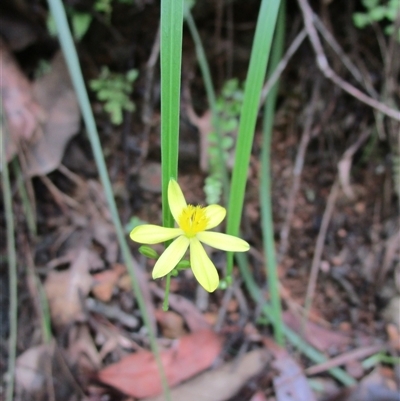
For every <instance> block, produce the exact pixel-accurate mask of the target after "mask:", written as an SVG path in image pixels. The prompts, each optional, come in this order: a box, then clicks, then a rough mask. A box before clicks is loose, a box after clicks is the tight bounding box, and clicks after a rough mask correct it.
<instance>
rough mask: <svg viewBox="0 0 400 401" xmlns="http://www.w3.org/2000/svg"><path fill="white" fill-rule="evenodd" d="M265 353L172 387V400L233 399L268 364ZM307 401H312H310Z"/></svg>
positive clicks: (155, 399)
mask: <svg viewBox="0 0 400 401" xmlns="http://www.w3.org/2000/svg"><path fill="white" fill-rule="evenodd" d="M268 359H269V357H268V354H267V352H266V351H265V350H262V349H258V350H254V351H251V352H249V353H247V354H245V355H244V356H243V357H239V358H238V359H236V360H234V361H232V362H228V363H225V364H223V365H222V366H221V367H219V368H217V369H213V370H211V371H209V372H205V373H202V374H201V375H199V376H197V377H196V378H194V379H192V380H189V381H188V382H186V383H184V384H182V385H180V386H178V387H176V388H173V389H172V390H171V399H172V400H174V401H191V400H193V401H225V400H228V399H229V398H231V397H232V396H234V395H235V394H236V393H237V392H238V391H239V390H240V388H241V387H243V386H244V385H245V384H246V383H247V382H248V381H249V379H250V378H251V377H252V376H255V375H257V374H259V373H261V372H262V370H263V369H264V368H265V366H266V364H267V362H268ZM143 401H165V397H164V396H162V395H160V396H158V397H152V398H146V399H145V400H143ZM309 401H312V400H311V399H310V400H309Z"/></svg>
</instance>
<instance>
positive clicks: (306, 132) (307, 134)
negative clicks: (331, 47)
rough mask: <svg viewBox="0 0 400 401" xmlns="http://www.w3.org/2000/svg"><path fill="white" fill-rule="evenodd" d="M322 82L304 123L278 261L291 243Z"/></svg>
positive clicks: (314, 93)
mask: <svg viewBox="0 0 400 401" xmlns="http://www.w3.org/2000/svg"><path fill="white" fill-rule="evenodd" d="M320 83H321V79H318V80H317V83H316V85H315V86H314V90H313V94H312V98H311V102H310V106H309V109H308V111H307V116H306V121H305V124H304V129H303V134H302V136H301V141H300V145H299V149H298V151H297V156H296V161H295V164H294V168H293V183H292V187H291V189H290V194H289V196H288V207H287V211H286V218H285V222H284V224H283V226H282V229H281V232H280V240H281V241H280V245H279V253H278V263H279V262H280V261H281V260H282V258H283V257H284V255H285V254H286V251H287V248H288V244H289V234H290V226H291V221H292V217H293V213H294V208H295V206H296V195H297V192H298V191H299V188H300V179H301V173H302V171H303V166H304V157H305V154H306V150H307V146H308V143H309V142H310V139H311V128H312V123H313V120H314V115H315V111H316V107H317V104H318V97H319V90H320Z"/></svg>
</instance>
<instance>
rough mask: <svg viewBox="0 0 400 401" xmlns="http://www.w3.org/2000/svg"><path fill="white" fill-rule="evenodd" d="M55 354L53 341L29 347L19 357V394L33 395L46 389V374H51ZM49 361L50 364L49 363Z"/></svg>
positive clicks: (17, 365)
mask: <svg viewBox="0 0 400 401" xmlns="http://www.w3.org/2000/svg"><path fill="white" fill-rule="evenodd" d="M53 354H54V343H51V344H42V345H37V346H36V347H32V348H29V349H27V350H26V351H25V352H23V353H22V354H21V355H20V356H19V357H18V358H17V361H16V367H15V384H16V392H17V394H23V393H29V394H30V395H31V396H33V395H38V394H39V393H40V394H41V393H43V392H44V391H45V389H46V380H47V377H46V376H47V375H49V376H48V377H50V375H51V360H52V358H53ZM49 361H50V365H48V364H47V363H48V362H49ZM46 372H47V373H46Z"/></svg>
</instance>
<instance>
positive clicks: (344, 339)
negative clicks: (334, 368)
mask: <svg viewBox="0 0 400 401" xmlns="http://www.w3.org/2000/svg"><path fill="white" fill-rule="evenodd" d="M283 321H284V322H285V324H286V325H287V326H288V327H290V328H291V329H292V330H294V331H296V332H297V333H300V331H301V319H300V318H299V317H297V316H295V315H294V314H293V313H292V312H290V311H286V312H285V313H284V314H283ZM304 337H305V339H306V341H307V342H308V343H310V344H311V345H313V346H314V347H315V348H317V349H318V350H320V351H332V350H334V351H335V352H338V351H341V350H343V349H345V348H346V347H347V346H348V345H349V343H350V337H348V336H347V335H345V334H343V333H339V332H337V331H332V330H329V329H326V328H325V327H322V326H320V325H318V324H316V323H313V322H310V321H308V322H307V323H306V325H305V330H304Z"/></svg>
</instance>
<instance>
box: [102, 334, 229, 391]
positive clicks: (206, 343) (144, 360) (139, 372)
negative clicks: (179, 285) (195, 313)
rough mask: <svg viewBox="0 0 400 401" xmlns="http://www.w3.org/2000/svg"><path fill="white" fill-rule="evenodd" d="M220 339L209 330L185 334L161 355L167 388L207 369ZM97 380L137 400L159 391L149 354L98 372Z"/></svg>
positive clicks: (132, 355) (133, 357)
mask: <svg viewBox="0 0 400 401" xmlns="http://www.w3.org/2000/svg"><path fill="white" fill-rule="evenodd" d="M221 346H222V341H221V338H220V337H219V336H218V335H217V334H215V333H214V332H213V331H211V330H202V331H199V332H197V333H193V334H188V335H186V336H183V337H181V338H180V339H179V340H176V341H175V342H174V343H173V345H172V347H171V348H170V349H168V350H165V351H162V352H161V359H162V362H163V366H164V369H165V374H166V377H167V380H168V383H169V385H170V386H174V385H176V384H178V383H180V382H181V381H183V380H186V379H188V378H190V377H192V376H194V375H196V374H198V373H199V372H201V371H203V370H204V369H207V368H209V367H210V366H211V364H212V363H213V362H214V360H215V358H216V357H217V355H218V354H219V353H220V351H221ZM98 379H99V380H100V381H101V382H103V383H105V384H108V385H110V386H112V387H114V388H116V389H118V390H120V391H121V392H123V393H125V394H127V395H131V396H133V397H137V398H143V397H150V396H154V395H156V394H160V393H161V391H162V386H161V381H160V378H159V372H158V367H157V363H156V361H155V359H154V355H153V354H152V353H151V352H150V351H143V352H137V353H135V354H131V355H129V356H127V357H126V358H123V359H121V360H120V361H119V362H117V363H114V364H112V365H110V366H107V367H106V368H104V369H102V370H101V371H100V372H99V373H98Z"/></svg>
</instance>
